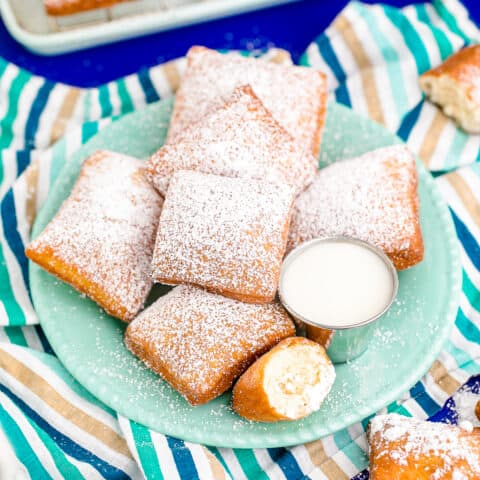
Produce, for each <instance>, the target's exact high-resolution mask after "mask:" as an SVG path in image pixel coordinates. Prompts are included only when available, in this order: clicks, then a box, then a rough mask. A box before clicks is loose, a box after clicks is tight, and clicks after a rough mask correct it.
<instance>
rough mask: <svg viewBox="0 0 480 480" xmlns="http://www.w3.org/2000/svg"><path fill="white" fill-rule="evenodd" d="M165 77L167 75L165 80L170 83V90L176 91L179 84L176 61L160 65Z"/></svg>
mask: <svg viewBox="0 0 480 480" xmlns="http://www.w3.org/2000/svg"><path fill="white" fill-rule="evenodd" d="M162 70H163V73H164V74H165V77H167V82H168V84H169V85H170V89H171V90H172V92H174V93H175V92H176V91H177V90H178V87H179V86H180V74H179V73H178V69H177V62H176V61H175V60H173V61H171V62H167V63H165V64H164V65H163V67H162Z"/></svg>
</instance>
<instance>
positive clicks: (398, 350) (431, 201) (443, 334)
mask: <svg viewBox="0 0 480 480" xmlns="http://www.w3.org/2000/svg"><path fill="white" fill-rule="evenodd" d="M171 105H172V104H171V102H161V103H157V104H154V105H151V106H149V107H147V108H146V109H144V110H142V111H140V112H137V113H134V114H131V115H128V116H126V117H124V118H123V119H121V120H119V121H117V122H115V123H113V124H112V125H110V126H109V127H107V128H105V129H104V130H102V131H101V132H100V133H99V134H98V135H96V136H95V137H94V138H93V139H91V140H90V141H89V142H88V143H87V144H85V145H84V146H83V147H82V148H81V149H80V150H79V151H78V152H77V153H76V154H75V155H73V157H72V158H71V160H70V161H69V163H68V164H67V165H66V166H65V167H64V169H63V171H62V172H61V173H60V176H59V178H58V180H57V181H56V183H55V185H54V186H53V188H52V191H51V193H50V196H49V197H48V199H47V201H46V203H45V206H44V207H43V209H42V210H41V212H40V213H39V215H38V217H37V220H36V223H35V226H34V229H33V236H34V237H35V236H36V235H38V234H39V233H40V232H41V231H42V229H43V228H44V227H45V225H46V224H47V223H48V222H49V221H50V219H51V218H52V217H53V216H54V214H55V212H56V211H57V209H58V208H59V206H60V204H61V203H62V201H63V200H64V199H65V198H66V197H67V196H68V194H69V192H70V190H71V188H72V185H73V184H74V182H75V179H76V177H77V175H78V171H79V168H80V164H81V162H82V160H83V159H84V158H85V157H86V156H87V155H89V154H91V153H92V152H94V151H95V150H97V149H99V148H107V149H111V150H116V151H118V152H122V153H126V154H130V155H134V156H137V157H140V158H145V157H147V156H148V155H149V154H151V153H152V152H154V151H155V150H156V149H157V148H158V147H159V146H160V145H162V143H163V140H164V137H165V133H166V129H167V126H168V121H169V118H170V113H171ZM398 142H399V140H398V139H397V138H396V137H394V136H393V135H392V134H390V133H388V132H387V131H386V130H384V129H383V128H382V127H380V126H379V125H377V124H375V123H373V122H371V121H369V120H367V119H365V118H362V117H360V116H358V115H356V114H354V113H352V112H351V111H350V110H348V109H346V108H344V107H342V106H339V105H336V104H331V105H330V106H329V109H328V118H327V126H326V129H325V134H324V140H323V146H322V156H321V163H322V164H328V163H331V162H333V161H335V160H337V159H342V158H347V157H351V156H353V155H358V154H361V153H364V152H366V151H368V150H371V149H373V148H377V147H381V146H385V145H390V144H393V143H398ZM419 171H420V188H419V189H420V199H421V201H420V203H421V221H422V228H423V233H424V240H425V259H424V261H423V262H422V263H421V264H420V265H418V266H416V267H414V268H412V269H410V270H408V271H403V272H400V290H399V295H398V299H397V301H396V303H395V304H394V306H393V308H392V309H391V310H390V311H389V312H388V314H387V315H386V316H385V317H384V318H383V319H382V320H381V321H380V322H379V326H378V328H377V330H376V332H375V334H374V336H373V338H372V342H371V345H370V347H369V349H368V350H367V352H366V353H365V354H363V355H362V356H361V357H359V358H358V359H356V360H355V361H353V362H351V363H348V364H343V365H339V366H337V367H336V371H337V379H336V381H335V384H334V386H333V389H332V391H331V392H330V394H329V396H328V397H327V399H326V400H325V402H324V404H323V405H322V408H321V409H320V411H319V412H317V413H315V414H313V415H311V416H309V417H307V418H305V419H303V420H300V421H296V422H279V423H276V424H264V423H252V422H248V421H245V420H243V419H241V418H240V417H238V416H236V415H235V414H234V413H233V412H232V411H231V409H230V407H229V399H230V395H229V394H225V395H223V396H222V397H220V398H218V399H216V400H214V401H212V402H210V403H209V404H207V405H203V406H200V407H190V406H189V405H188V404H187V402H186V401H185V400H184V399H183V398H182V397H180V396H179V395H178V394H177V393H176V392H175V391H174V390H173V389H172V388H170V387H169V386H168V385H167V384H166V383H165V382H164V381H162V380H161V379H160V378H159V377H157V376H156V375H155V374H153V373H152V372H150V371H149V370H148V369H147V368H146V367H144V366H143V365H142V363H141V362H140V361H138V360H137V359H136V358H134V357H133V356H132V355H131V354H130V353H129V352H128V351H127V349H126V348H125V347H124V346H123V343H122V334H123V331H124V325H123V324H122V323H121V322H119V321H117V320H115V319H113V318H111V317H109V316H108V315H106V314H105V313H104V312H103V311H102V310H101V309H100V308H99V307H97V306H96V305H95V304H94V303H93V302H91V301H90V300H88V299H87V298H85V297H83V296H81V295H80V294H78V293H77V292H76V291H75V290H73V289H72V288H70V287H69V286H67V285H66V284H64V283H62V282H60V281H59V280H57V279H55V278H54V277H52V276H51V275H49V274H48V273H46V272H45V271H43V270H41V269H40V268H38V267H37V266H36V265H34V264H30V283H31V289H32V296H33V300H34V303H35V308H36V310H37V312H38V315H39V317H40V320H41V324H42V327H43V329H44V330H45V334H46V335H47V337H48V339H49V341H50V343H51V345H52V347H53V349H54V350H55V352H56V354H57V355H58V357H59V358H60V360H61V361H62V362H63V364H64V365H65V367H66V368H67V369H68V370H69V371H70V372H71V374H72V375H73V376H74V377H75V378H76V379H77V380H78V381H79V382H80V383H81V384H82V385H83V386H84V387H86V388H87V389H88V390H89V391H90V392H91V393H92V394H94V395H95V396H96V397H98V398H99V399H100V400H102V401H103V402H104V403H106V404H107V405H108V406H110V407H111V408H113V409H115V410H117V411H118V412H119V413H121V414H122V415H124V416H126V417H129V418H132V419H133V420H136V421H137V422H140V423H143V424H144V425H147V426H148V427H151V428H152V429H154V430H157V431H159V432H162V433H165V434H169V435H172V436H175V437H178V438H182V439H184V440H190V441H193V442H199V443H204V444H208V445H216V446H222V447H258V448H260V447H277V446H285V445H293V444H298V443H303V442H308V441H312V440H315V439H318V438H320V437H322V436H324V435H327V434H330V433H333V432H335V431H337V430H340V429H342V428H344V427H347V426H349V425H351V424H352V423H354V422H357V421H359V420H361V419H363V418H364V417H366V416H368V415H370V414H372V413H374V412H375V411H377V410H379V409H380V408H383V407H384V406H386V405H387V404H388V403H390V402H392V401H393V400H395V399H397V398H398V397H400V395H401V394H402V393H404V392H405V391H406V390H408V388H410V387H411V386H412V385H413V384H414V383H415V382H416V381H417V380H419V379H420V377H421V376H422V375H423V374H424V373H425V372H426V371H427V369H428V368H429V367H430V365H431V364H432V363H433V361H434V360H435V358H436V356H437V355H438V353H439V352H440V350H441V348H442V345H443V343H444V342H445V340H446V339H447V337H448V334H449V332H450V328H451V326H452V324H453V321H454V317H455V312H456V308H457V299H458V295H459V291H460V262H459V253H458V247H457V240H456V236H455V233H454V228H453V225H452V221H451V219H450V215H449V212H448V209H447V207H446V205H445V204H444V202H443V200H442V198H441V196H440V193H439V192H438V190H437V188H436V186H435V184H434V182H433V180H432V178H431V177H430V175H429V174H428V173H426V172H425V170H424V169H423V167H421V166H419ZM112 174H113V175H115V172H112ZM345 301H348V299H345Z"/></svg>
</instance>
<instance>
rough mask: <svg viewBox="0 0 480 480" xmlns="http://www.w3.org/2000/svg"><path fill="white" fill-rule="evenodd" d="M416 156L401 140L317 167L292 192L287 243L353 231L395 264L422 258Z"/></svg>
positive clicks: (403, 265) (399, 265)
mask: <svg viewBox="0 0 480 480" xmlns="http://www.w3.org/2000/svg"><path fill="white" fill-rule="evenodd" d="M417 183H418V178H417V169H416V165H415V159H414V157H413V155H412V154H411V153H410V151H409V150H408V148H407V147H406V146H404V145H394V146H391V147H384V148H379V149H377V150H374V151H372V152H368V153H366V154H364V155H362V156H360V157H357V158H352V159H349V160H343V161H339V162H337V163H334V164H332V165H329V166H328V167H325V168H323V169H321V170H320V171H319V172H318V174H317V178H316V179H315V180H314V182H313V183H312V185H310V187H308V188H307V190H305V192H303V193H302V194H301V195H299V197H298V198H297V200H296V202H295V205H294V209H293V215H292V221H291V227H290V233H289V239H288V247H287V250H288V251H290V250H292V249H293V248H295V247H296V246H297V245H300V244H301V243H303V242H306V241H308V240H312V239H314V238H326V237H335V236H346V237H353V238H358V239H360V240H363V241H365V242H369V243H372V244H373V245H376V246H377V247H379V248H381V249H382V250H383V251H384V252H385V253H386V254H387V255H388V256H389V257H390V259H391V260H392V262H393V264H394V265H395V267H396V268H397V269H398V270H402V269H405V268H408V267H411V266H413V265H415V264H417V263H418V262H420V261H421V260H422V258H423V238H422V232H421V230H420V220H419V213H418V210H419V206H418V203H419V202H418V195H417Z"/></svg>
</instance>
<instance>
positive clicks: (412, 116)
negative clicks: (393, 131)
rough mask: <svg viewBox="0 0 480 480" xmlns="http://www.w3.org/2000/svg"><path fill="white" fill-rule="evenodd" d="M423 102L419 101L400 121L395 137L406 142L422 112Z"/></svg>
mask: <svg viewBox="0 0 480 480" xmlns="http://www.w3.org/2000/svg"><path fill="white" fill-rule="evenodd" d="M422 107H423V100H421V101H420V102H419V103H418V104H417V105H416V106H415V107H414V108H412V110H410V111H409V112H408V113H407V114H406V115H405V116H404V117H403V120H402V123H401V124H400V127H399V128H398V130H397V135H398V136H399V137H400V138H401V139H402V140H403V141H405V142H406V141H407V140H408V137H409V136H410V133H412V130H413V127H414V126H415V124H416V123H417V120H418V117H419V116H420V112H421V111H422Z"/></svg>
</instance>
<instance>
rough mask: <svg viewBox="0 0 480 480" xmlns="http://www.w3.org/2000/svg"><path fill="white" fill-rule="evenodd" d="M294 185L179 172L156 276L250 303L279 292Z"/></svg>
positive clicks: (164, 217) (160, 238)
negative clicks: (292, 186)
mask: <svg viewBox="0 0 480 480" xmlns="http://www.w3.org/2000/svg"><path fill="white" fill-rule="evenodd" d="M293 198H294V190H293V189H292V188H291V187H289V186H287V185H284V184H273V183H265V182H257V181H254V180H246V179H240V178H230V177H220V176H218V175H210V174H205V173H199V172H194V171H188V170H181V171H179V172H176V173H175V174H174V175H173V176H172V179H171V181H170V186H169V187H168V191H167V196H166V197H165V203H164V205H163V210H162V214H161V216H160V223H159V226H158V234H157V240H156V243H155V250H154V253H153V262H152V275H153V279H154V281H156V282H161V283H165V284H167V285H177V284H179V283H188V284H192V285H197V286H201V287H204V288H206V289H207V290H210V291H211V292H215V293H220V294H222V295H225V296H227V297H232V298H236V299H238V300H242V301H244V302H250V303H267V302H270V301H272V300H273V298H274V297H275V293H276V291H277V285H278V278H279V275H280V264H281V262H282V258H283V255H284V253H285V247H286V241H287V233H288V226H289V223H290V215H291V210H292V204H293Z"/></svg>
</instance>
